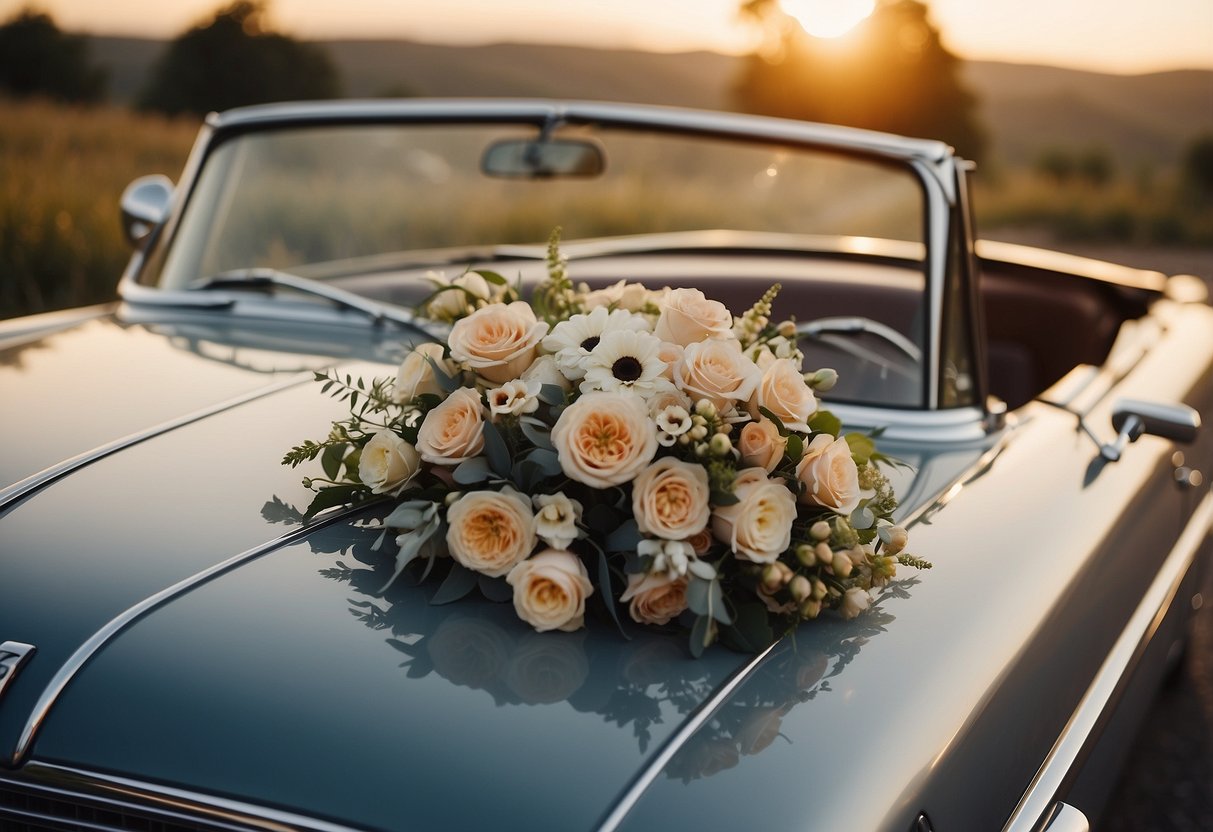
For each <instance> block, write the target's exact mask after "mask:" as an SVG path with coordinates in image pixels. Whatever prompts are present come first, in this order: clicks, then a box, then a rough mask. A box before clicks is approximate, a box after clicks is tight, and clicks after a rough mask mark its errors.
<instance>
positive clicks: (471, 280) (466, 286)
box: [425, 272, 493, 321]
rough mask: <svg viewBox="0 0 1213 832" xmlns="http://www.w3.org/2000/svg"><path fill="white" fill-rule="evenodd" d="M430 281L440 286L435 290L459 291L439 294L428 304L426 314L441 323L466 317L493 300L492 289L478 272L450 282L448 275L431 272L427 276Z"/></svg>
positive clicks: (461, 276)
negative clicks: (450, 287)
mask: <svg viewBox="0 0 1213 832" xmlns="http://www.w3.org/2000/svg"><path fill="white" fill-rule="evenodd" d="M426 277H428V278H429V279H430V280H432V281H433V282H434V283H436V284H439V285H437V286H435V287H434V288H435V289H440V288H442V286H458V287H459V288H458V289H446V290H445V291H442V292H438V294H436V295H434V297H433V298H432V299H431V300H430V302H429V303H428V304H426V307H425V311H426V314H427V315H428V316H429V317H431V318H434V319H435V320H439V321H453V320H455V319H456V318H458V317H460V316H462V315H466V314H468V313H469V312H471V311H472V310H473V309H475V308H476V307H478V306H483V305H484V304H485V303H488V302H489V301H490V300H492V298H493V290H492V287H490V286H489V284H488V281H487V280H485V279H484V278H483V277H481V276H480V275H478V274H476V272H467V273H466V274H461V275H459V276H458V277H456V278H455V279H454V280H450V281H448V280H447V279H446V275H444V274H442V273H441V272H429V273H428V274H426Z"/></svg>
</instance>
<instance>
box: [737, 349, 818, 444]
mask: <svg viewBox="0 0 1213 832" xmlns="http://www.w3.org/2000/svg"><path fill="white" fill-rule="evenodd" d="M769 354H770V353H768V355H769ZM752 402H753V404H754V409H753V413H755V414H756V413H757V412H758V408H759V407H765V408H766V409H767V410H769V411H771V413H773V414H775V416H776V418H778V419H779V421H781V422H783V426H784V427H785V428H788V429H789V430H796V431H800V432H801V433H808V431H809V417H810V416H812V415H813V413H814V412H815V411H816V410H817V397H816V396H814V395H813V391H812V390H810V389H809V385H807V384H805V383H804V376H803V375H802V374H801V372H800V367H799V365H797V363H796V362H795V361H793V360H792V359H790V358H778V359H775V360H774V361H772V362H771V363H770V364H768V365H767V366H766V368H765V369H764V370H763V373H762V380H761V381H759V382H758V387H757V388H756V389H755V391H754V398H753V399H752Z"/></svg>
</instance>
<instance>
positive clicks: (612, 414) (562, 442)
mask: <svg viewBox="0 0 1213 832" xmlns="http://www.w3.org/2000/svg"><path fill="white" fill-rule="evenodd" d="M552 444H553V445H554V446H555V447H556V453H557V455H558V456H559V458H560V467H561V468H562V469H563V470H564V473H565V475H566V476H568V477H569V478H570V479H574V480H576V481H577V482H580V483H584V484H585V485H589V486H591V487H594V488H607V487H610V486H613V485H623V484H624V483H626V482H629V481H630V480H632V479H633V478H635V476H636V475H637V474H639V473H640V472H641V471H642V470H643V469H644V467H645V466H646V465H648V464H649V462H651V461H652V459H653V456H654V455H655V454H656V453H657V428H656V426H655V425H654V424H653V421H652V420H651V419H650V418H649V411H648V407H647V406H646V405H645V402H644V399H642V398H641V397H640V396H638V395H636V394H635V393H631V392H626V391H625V392H617V393H601V392H600V393H586V394H585V395H583V396H582V397H581V398H579V399H578V400H577V401H575V402H573V403H572V404H571V405H569V406H568V407H566V408H565V409H564V410H563V411H562V412H561V414H560V418H558V419H557V420H556V424H555V426H554V427H553V428H552Z"/></svg>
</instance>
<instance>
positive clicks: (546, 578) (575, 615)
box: [506, 549, 594, 632]
mask: <svg viewBox="0 0 1213 832" xmlns="http://www.w3.org/2000/svg"><path fill="white" fill-rule="evenodd" d="M506 580H507V581H508V582H509V584H510V586H512V587H513V588H514V611H515V612H517V613H518V617H519V618H521V619H522V620H523V621H525V622H526V623H528V624H530V625H531V626H532V627H534V628H535V629H536V630H538V631H539V632H544V631H545V630H564V631H566V632H571V631H573V630H578V629H581V627H582V625H583V624H584V623H585V599H586V598H588V597H589V596H590V595H592V594H593V592H594V586H593V584H591V583H590V576H589V573H587V572H586V570H585V565H584V564H582V562H581V560H580V559H579V558H578V557H577V556H576V555H574V554H572V553H570V552H564V551H560V550H558V549H544V550H543V551H542V552H539V553H537V554H535V555H534V556H532V557H530V558H527V559H526V560H524V561H522V563H520V564H518V565H517V566H515V567H514V568H513V569H512V570H511V571H510V574H509V575H507V576H506Z"/></svg>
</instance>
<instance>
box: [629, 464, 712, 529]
mask: <svg viewBox="0 0 1213 832" xmlns="http://www.w3.org/2000/svg"><path fill="white" fill-rule="evenodd" d="M709 493H710V489H709V488H708V472H707V469H706V468H704V467H703V466H702V465H694V464H692V463H690V462H683V461H681V460H678V459H674V458H673V457H664V458H662V459H659V460H657V461H656V462H654V463H653V464H652V465H650V466H649V467H648V468H645V469H644V470H643V471H641V472H640V475H639V476H637V477H636V480H635V482H634V483H633V484H632V514H633V515H634V516H635V517H636V525H637V526H639V528H640V531H641V532H642V533H644V534H651V535H653V536H655V537H660V538H663V539H665V540H683V539H685V538H688V537H690V536H691V535H693V534H695V533H696V532H699V531H702V530H703V528H704V527H705V526H707V524H708V520H709V519H710V517H711V509H710V508H709V507H708V496H709Z"/></svg>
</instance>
